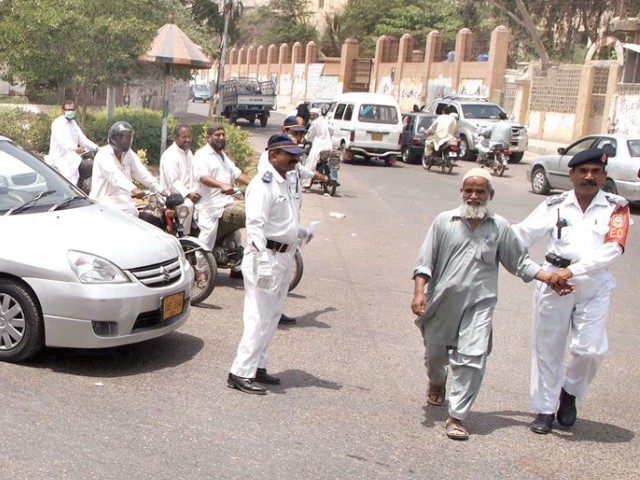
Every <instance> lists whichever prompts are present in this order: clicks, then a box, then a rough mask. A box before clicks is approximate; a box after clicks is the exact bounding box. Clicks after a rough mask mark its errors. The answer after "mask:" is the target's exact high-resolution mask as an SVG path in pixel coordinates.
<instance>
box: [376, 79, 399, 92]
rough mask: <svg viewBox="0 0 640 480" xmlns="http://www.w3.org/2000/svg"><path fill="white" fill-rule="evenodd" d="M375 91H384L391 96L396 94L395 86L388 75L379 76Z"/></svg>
mask: <svg viewBox="0 0 640 480" xmlns="http://www.w3.org/2000/svg"><path fill="white" fill-rule="evenodd" d="M377 93H384V94H386V95H391V96H392V97H396V96H397V87H396V86H395V85H394V84H393V81H392V80H391V77H390V76H388V77H380V82H379V83H378V92H377Z"/></svg>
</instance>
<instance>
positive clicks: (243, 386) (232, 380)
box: [227, 373, 267, 395]
mask: <svg viewBox="0 0 640 480" xmlns="http://www.w3.org/2000/svg"><path fill="white" fill-rule="evenodd" d="M253 382H254V379H253V378H245V377H238V376H237V375H234V374H233V373H230V374H229V376H228V377H227V387H229V388H235V389H237V390H240V391H241V392H244V393H250V394H253V395H266V394H267V391H266V390H265V389H264V388H262V387H258V386H257V385H254V384H253Z"/></svg>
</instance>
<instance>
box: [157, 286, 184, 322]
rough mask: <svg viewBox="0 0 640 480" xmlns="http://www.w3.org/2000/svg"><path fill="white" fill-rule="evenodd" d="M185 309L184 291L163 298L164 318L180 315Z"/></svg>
mask: <svg viewBox="0 0 640 480" xmlns="http://www.w3.org/2000/svg"><path fill="white" fill-rule="evenodd" d="M183 309H184V292H178V293H174V294H173V295H169V296H168V297H164V298H163V299H162V320H163V321H164V320H167V319H168V318H171V317H175V316H176V315H180V314H181V313H182V310H183Z"/></svg>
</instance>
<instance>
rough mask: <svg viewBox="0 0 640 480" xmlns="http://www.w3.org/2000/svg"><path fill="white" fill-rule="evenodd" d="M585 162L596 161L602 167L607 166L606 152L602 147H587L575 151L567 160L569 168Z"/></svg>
mask: <svg viewBox="0 0 640 480" xmlns="http://www.w3.org/2000/svg"><path fill="white" fill-rule="evenodd" d="M585 163H596V164H598V165H602V166H604V167H606V166H607V152H605V151H604V150H603V149H602V148H589V149H587V150H582V151H581V152H578V153H576V154H575V155H574V156H573V158H572V159H571V160H569V168H574V167H577V166H578V165H583V164H585Z"/></svg>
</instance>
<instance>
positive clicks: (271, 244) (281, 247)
mask: <svg viewBox="0 0 640 480" xmlns="http://www.w3.org/2000/svg"><path fill="white" fill-rule="evenodd" d="M267 248H268V249H269V250H273V251H274V252H280V253H284V252H286V251H287V250H288V249H289V245H288V244H286V243H280V242H276V241H274V240H267Z"/></svg>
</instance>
